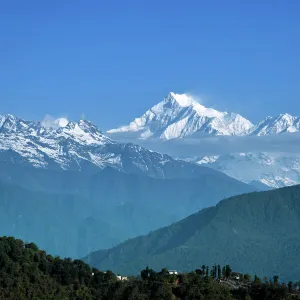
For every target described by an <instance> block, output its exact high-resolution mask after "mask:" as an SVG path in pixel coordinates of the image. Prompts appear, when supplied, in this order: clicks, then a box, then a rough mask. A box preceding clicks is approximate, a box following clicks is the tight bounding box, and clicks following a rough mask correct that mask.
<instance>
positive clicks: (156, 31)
mask: <svg viewBox="0 0 300 300" xmlns="http://www.w3.org/2000/svg"><path fill="white" fill-rule="evenodd" d="M299 53H300V1H298V0H289V1H286V0H284V1H277V0H272V1H271V0H264V1H261V0H260V1H254V0H253V1H235V0H227V1H224V0H219V1H216V0H212V1H182V0H181V1H176V0H174V1H169V0H164V1H156V0H152V1H142V0H139V1H121V0H119V1H99V0H97V1H92V0H90V1H81V0H77V1H74V0H72V1H64V0H60V1H56V0H52V1H31V0H26V1H23V0H19V1H16V0H9V1H8V0H4V1H1V2H0V104H1V106H0V113H13V114H16V115H18V116H20V117H23V118H26V119H42V118H43V117H44V115H46V114H50V115H52V116H55V117H59V116H68V117H69V118H70V119H78V118H79V117H80V115H82V114H84V115H85V116H86V117H87V118H89V119H91V120H92V121H94V122H95V123H96V124H98V125H99V127H100V128H101V129H108V128H111V127H116V126H118V125H120V124H124V123H127V122H128V121H130V120H132V119H133V118H134V117H137V116H139V115H140V114H141V113H143V112H144V111H145V110H146V109H148V108H149V107H151V106H152V105H154V104H156V103H157V102H159V101H160V100H162V98H163V97H164V96H165V95H166V94H168V93H169V92H170V91H174V92H176V93H183V92H188V93H191V94H195V95H198V96H201V97H202V98H203V101H204V102H203V104H204V105H207V106H213V107H214V108H216V109H220V110H228V111H235V112H239V113H240V114H242V115H244V116H245V117H247V118H249V119H250V120H252V121H254V122H255V121H258V120H260V119H261V118H263V117H265V116H266V115H277V114H279V113H283V112H288V113H291V114H295V115H300V97H299V94H300V71H299V70H300V55H299Z"/></svg>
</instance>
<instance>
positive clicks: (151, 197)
mask: <svg viewBox="0 0 300 300" xmlns="http://www.w3.org/2000/svg"><path fill="white" fill-rule="evenodd" d="M0 120H1V127H0V183H1V184H2V185H1V189H0V192H1V194H0V196H1V197H0V205H1V212H2V218H1V222H0V225H1V226H0V234H1V235H14V236H17V237H19V238H22V239H24V240H34V241H36V242H37V243H38V244H39V245H40V246H41V247H43V248H45V249H46V250H49V251H51V252H52V253H54V254H60V255H63V256H71V257H80V256H83V255H85V254H87V253H88V252H90V251H93V250H96V249H103V248H109V247H111V246H113V245H116V244H117V243H119V242H121V241H124V240H125V239H128V238H130V237H134V236H137V235H140V234H145V233H148V232H149V231H150V230H154V229H157V228H159V227H161V226H166V225H169V224H171V223H172V222H174V221H178V220H179V219H181V218H183V217H186V216H187V215H189V214H191V213H194V212H196V211H198V210H199V209H202V208H203V207H207V206H210V205H215V204H216V203H218V202H219V201H220V200H222V199H224V198H226V197H228V196H231V195H237V194H241V193H247V192H251V191H254V190H257V188H255V187H254V186H251V185H248V184H245V183H242V182H240V181H238V180H235V179H233V178H231V177H229V176H227V175H225V174H223V173H221V172H219V171H216V170H213V169H212V168H207V167H203V166H199V165H197V164H193V163H189V162H186V161H182V160H176V159H173V158H172V157H170V156H168V155H164V154H160V153H157V152H154V151H150V150H147V149H145V148H143V147H141V146H138V145H134V144H131V143H118V142H116V141H113V140H112V139H110V138H109V137H107V136H105V135H104V134H103V133H102V132H101V131H100V130H99V129H98V128H97V127H96V126H95V125H94V124H93V123H91V122H89V121H87V120H80V121H78V122H77V123H75V122H68V121H67V120H65V119H59V120H57V121H56V122H55V124H54V126H53V124H52V126H51V127H49V126H48V125H49V124H45V123H44V122H33V121H25V120H22V119H19V118H17V117H15V116H12V115H6V116H2V117H1V118H0ZM51 199H53V201H51ZM51 224H52V225H53V226H52V225H51ZM50 227H53V228H50ZM66 241H67V242H66Z"/></svg>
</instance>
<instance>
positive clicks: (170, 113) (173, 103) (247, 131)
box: [108, 92, 300, 140]
mask: <svg viewBox="0 0 300 300" xmlns="http://www.w3.org/2000/svg"><path fill="white" fill-rule="evenodd" d="M299 130H300V117H293V116H291V115H289V114H282V115H280V116H278V117H267V118H266V119H265V120H263V121H261V122H259V123H258V124H257V125H253V124H252V123H251V122H250V121H249V120H247V119H246V118H244V117H242V116H241V115H239V114H236V113H228V112H220V111H217V110H215V109H213V108H207V107H205V106H203V105H201V104H200V103H199V102H197V101H196V100H195V99H194V98H193V97H192V96H190V95H187V94H175V93H173V92H171V93H169V95H168V96H167V97H165V98H164V99H163V101H161V102H159V103H158V104H156V105H155V106H153V107H152V108H150V109H149V110H148V111H146V112H145V113H144V114H143V115H142V116H141V117H139V118H136V119H135V120H133V121H132V122H130V123H129V125H127V126H121V127H119V128H116V129H111V130H109V131H108V133H109V134H111V135H112V136H113V135H114V134H122V135H125V134H126V135H128V136H135V137H136V138H141V139H148V138H158V139H163V140H169V139H176V138H183V137H188V136H193V135H195V134H210V135H225V136H228V135H234V136H244V135H257V136H264V135H270V134H280V133H285V132H289V133H291V132H296V131H299Z"/></svg>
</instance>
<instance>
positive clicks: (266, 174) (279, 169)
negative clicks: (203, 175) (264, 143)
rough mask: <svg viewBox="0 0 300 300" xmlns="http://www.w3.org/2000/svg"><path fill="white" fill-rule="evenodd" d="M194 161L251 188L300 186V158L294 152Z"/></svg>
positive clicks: (237, 155)
mask: <svg viewBox="0 0 300 300" xmlns="http://www.w3.org/2000/svg"><path fill="white" fill-rule="evenodd" d="M194 159H195V158H194ZM195 160H196V161H197V163H198V164H200V165H202V166H208V167H210V168H213V169H215V170H219V171H221V172H224V173H225V174H227V175H229V176H231V177H233V178H236V179H238V180H240V181H243V182H248V183H249V184H252V185H256V183H257V182H259V183H262V184H264V185H265V186H268V187H270V188H280V187H285V186H291V185H295V184H299V183H300V156H299V155H298V154H295V153H291V154H289V153H268V152H246V153H231V154H227V155H220V156H205V157H202V158H198V159H195Z"/></svg>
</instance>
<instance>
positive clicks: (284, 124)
mask: <svg viewBox="0 0 300 300" xmlns="http://www.w3.org/2000/svg"><path fill="white" fill-rule="evenodd" d="M299 130H300V117H294V116H291V115H289V114H281V115H279V116H278V117H267V118H266V119H265V120H263V121H262V122H260V123H259V124H257V125H256V126H255V127H254V128H253V131H252V134H253V135H259V136H263V135H270V134H279V133H285V132H287V133H293V132H297V131H299Z"/></svg>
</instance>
